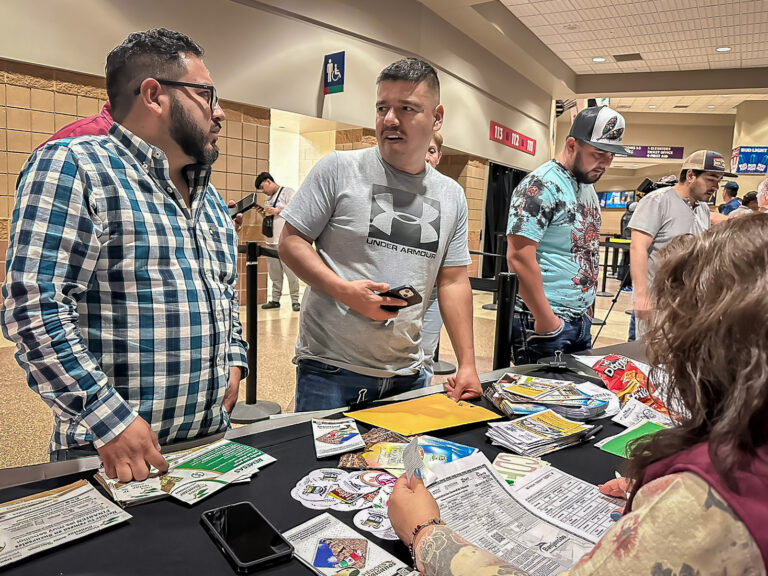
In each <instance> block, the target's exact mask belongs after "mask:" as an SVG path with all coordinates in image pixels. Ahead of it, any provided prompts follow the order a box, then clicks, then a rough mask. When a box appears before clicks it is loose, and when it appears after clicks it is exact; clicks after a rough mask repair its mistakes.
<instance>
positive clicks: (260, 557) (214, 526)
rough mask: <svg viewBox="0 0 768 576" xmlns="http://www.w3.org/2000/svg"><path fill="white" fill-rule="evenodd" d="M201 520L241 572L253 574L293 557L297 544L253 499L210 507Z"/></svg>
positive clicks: (239, 572)
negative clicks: (287, 538) (293, 542)
mask: <svg viewBox="0 0 768 576" xmlns="http://www.w3.org/2000/svg"><path fill="white" fill-rule="evenodd" d="M200 522H201V524H202V525H203V527H204V528H205V531H206V532H208V534H209V536H210V537H211V539H213V541H214V542H215V543H216V545H217V546H218V548H219V549H220V550H221V551H222V552H223V553H224V556H226V557H227V559H228V560H229V561H230V563H231V564H232V566H234V568H235V570H236V571H237V573H238V574H250V573H251V572H255V571H256V570H261V569H262V568H266V567H268V566H273V565H275V564H279V563H281V562H287V561H288V560H290V559H291V558H292V557H293V546H291V544H290V543H289V542H288V541H287V540H286V539H285V538H283V535H282V534H280V532H279V531H278V530H277V528H275V527H274V526H273V525H272V523H271V522H270V521H269V520H267V519H266V518H265V517H264V515H263V514H262V513H261V512H259V511H258V510H257V508H256V506H254V505H253V504H251V503H250V502H237V503H236V504H229V505H227V506H222V507H221V508H214V509H213V510H208V511H206V512H203V514H202V516H201V517H200Z"/></svg>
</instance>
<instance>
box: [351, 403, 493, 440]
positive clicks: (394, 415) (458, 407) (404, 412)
mask: <svg viewBox="0 0 768 576" xmlns="http://www.w3.org/2000/svg"><path fill="white" fill-rule="evenodd" d="M344 415H345V416H349V417H351V418H354V419H355V420H358V421H360V422H365V423H366V424H370V425H372V426H379V427H380V428H387V429H388V430H392V431H393V432H397V433H398V434H403V435H404V436H410V435H412V434H423V433H425V432H431V431H433V430H443V429H445V428H453V427H454V426H464V425H465V424H474V423H476V422H487V421H488V420H496V419H497V418H501V416H499V415H498V414H496V413H495V412H491V411H490V410H486V409H485V408H483V407H482V406H475V405H474V404H469V403H468V402H454V401H453V400H451V399H450V398H448V396H446V395H445V394H432V395H431V396H422V397H421V398H414V399H413V400H404V401H403V402H397V403H395V404H387V405H386V406H377V407H376V408H367V409H365V410H357V411H355V412H345V413H344Z"/></svg>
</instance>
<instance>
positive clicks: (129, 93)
mask: <svg viewBox="0 0 768 576" xmlns="http://www.w3.org/2000/svg"><path fill="white" fill-rule="evenodd" d="M190 54H191V55H193V56H197V57H198V58H202V57H203V49H202V48H201V47H200V45H198V44H197V43H196V42H194V41H193V40H192V39H191V38H190V37H189V36H187V35H186V34H182V33H181V32H174V31H173V30H168V29H166V28H154V29H152V30H147V31H146V32H134V33H133V34H131V35H129V36H128V38H126V39H125V40H124V41H123V43H122V44H120V46H117V47H116V48H114V49H113V50H112V52H110V53H109V55H108V56H107V65H106V67H105V73H106V76H107V96H108V98H109V102H110V104H111V105H112V116H113V117H114V118H115V119H116V120H121V119H122V118H124V117H125V116H126V114H128V112H129V111H130V109H131V106H132V104H133V96H134V95H133V90H135V89H136V87H137V86H138V84H139V83H141V82H143V81H144V80H146V79H147V78H163V79H165V80H177V79H179V78H181V77H182V76H183V75H184V73H185V72H186V71H187V65H186V63H185V62H184V56H185V55H190Z"/></svg>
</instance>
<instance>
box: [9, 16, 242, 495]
mask: <svg viewBox="0 0 768 576" xmlns="http://www.w3.org/2000/svg"><path fill="white" fill-rule="evenodd" d="M202 56H203V49H202V48H201V47H200V46H199V45H198V44H196V43H195V42H194V41H193V40H191V39H190V38H189V37H188V36H186V35H184V34H181V33H179V32H174V31H171V30H167V29H164V28H160V29H155V30H148V31H146V32H139V33H134V34H131V35H129V36H128V38H126V40H125V41H124V42H123V43H122V44H121V45H120V46H117V47H116V48H115V49H114V50H112V52H110V53H109V55H108V56H107V63H106V79H107V93H108V95H109V101H110V103H111V106H112V115H113V117H114V120H115V122H114V124H113V125H112V127H111V128H110V131H109V134H108V135H107V136H81V137H77V138H65V139H63V140H56V141H53V142H50V143H48V144H46V145H44V146H43V147H41V148H39V149H38V150H36V151H35V152H33V154H32V155H31V156H30V158H29V160H27V163H26V164H25V165H24V167H23V168H22V171H21V175H20V176H19V180H18V192H17V198H16V206H15V209H14V213H13V214H14V217H13V221H12V224H11V234H10V243H9V248H8V264H7V274H6V280H5V283H4V285H3V306H2V327H3V333H4V334H5V336H6V337H7V338H8V339H10V340H13V341H14V342H15V344H16V347H17V350H18V352H17V354H16V359H17V361H18V362H19V364H20V365H21V366H22V368H24V370H25V371H26V373H27V382H28V384H29V386H30V388H32V389H33V390H34V391H36V392H37V393H38V394H40V396H41V397H42V398H43V400H44V401H45V402H46V403H47V404H48V405H49V406H50V407H51V408H52V410H53V413H54V430H53V436H52V438H51V445H50V450H51V460H52V461H58V460H63V459H69V458H77V457H82V456H90V455H95V454H96V453H98V456H99V457H100V458H101V460H102V462H103V464H104V469H105V471H106V473H107V475H108V476H109V477H111V478H114V477H117V478H118V479H119V480H120V481H121V482H128V481H130V480H131V479H137V480H143V479H145V478H146V477H147V475H148V473H149V467H150V465H153V466H155V467H156V468H157V469H158V470H160V471H164V470H166V469H167V467H168V465H167V462H166V461H165V459H164V458H163V456H162V455H161V454H160V446H161V444H162V445H168V444H172V443H174V442H178V441H184V440H191V439H199V438H205V437H209V436H212V435H214V434H217V433H220V432H224V431H226V430H227V428H228V427H229V412H230V411H231V410H232V408H233V407H234V405H235V403H236V402H237V398H238V391H239V387H240V380H241V379H242V378H244V377H245V376H246V372H247V366H248V364H247V359H246V348H247V344H246V343H245V341H244V340H243V338H242V327H241V325H240V320H239V309H238V300H237V290H236V287H237V268H236V262H237V243H238V239H237V234H236V233H235V228H234V226H233V224H232V220H231V219H230V216H229V211H228V210H227V207H226V205H225V204H224V201H223V199H222V197H221V195H220V194H219V193H218V191H217V190H216V189H215V188H214V187H213V185H211V184H210V175H211V165H212V164H213V163H214V162H215V161H216V159H217V158H218V155H219V150H218V147H217V141H218V136H219V131H220V130H221V126H222V122H223V121H224V118H225V116H224V111H223V110H222V109H221V106H219V101H218V96H217V94H216V88H215V87H214V85H213V82H212V80H211V76H210V73H209V72H208V69H207V68H206V66H205V64H204V63H203V60H202Z"/></svg>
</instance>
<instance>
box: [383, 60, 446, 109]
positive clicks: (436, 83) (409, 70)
mask: <svg viewBox="0 0 768 576" xmlns="http://www.w3.org/2000/svg"><path fill="white" fill-rule="evenodd" d="M398 80H400V81H403V82H413V83H414V84H419V83H421V82H426V83H427V86H428V87H429V89H430V90H433V91H434V92H435V93H437V97H438V99H440V80H439V79H438V78H437V72H436V71H435V69H434V68H433V67H432V65H431V64H429V63H427V62H424V60H420V59H419V58H403V59H401V60H398V61H397V62H393V63H392V64H390V65H389V66H387V67H386V68H384V70H382V71H381V74H379V77H378V78H376V84H381V83H382V82H386V81H398Z"/></svg>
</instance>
